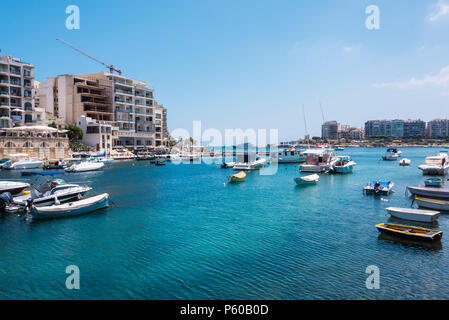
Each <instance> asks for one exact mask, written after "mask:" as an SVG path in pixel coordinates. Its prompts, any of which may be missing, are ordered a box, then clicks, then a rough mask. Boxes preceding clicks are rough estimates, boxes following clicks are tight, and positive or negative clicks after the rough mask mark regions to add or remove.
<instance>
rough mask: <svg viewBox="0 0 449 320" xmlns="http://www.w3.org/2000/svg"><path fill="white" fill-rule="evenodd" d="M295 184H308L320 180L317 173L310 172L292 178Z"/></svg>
mask: <svg viewBox="0 0 449 320" xmlns="http://www.w3.org/2000/svg"><path fill="white" fill-rule="evenodd" d="M294 180H295V182H296V184H297V185H299V186H301V185H309V184H317V183H318V181H319V180H320V176H319V175H317V174H312V175H310V176H305V177H298V178H295V179H294Z"/></svg>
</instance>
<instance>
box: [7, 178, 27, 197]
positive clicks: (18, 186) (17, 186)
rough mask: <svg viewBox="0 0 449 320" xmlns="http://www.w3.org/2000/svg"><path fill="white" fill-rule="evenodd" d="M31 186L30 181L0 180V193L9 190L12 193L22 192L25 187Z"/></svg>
mask: <svg viewBox="0 0 449 320" xmlns="http://www.w3.org/2000/svg"><path fill="white" fill-rule="evenodd" d="M29 186H30V184H29V183H25V182H20V181H0V194H2V193H4V192H9V193H11V194H12V195H16V194H18V193H21V192H22V191H23V190H24V189H26V188H28V187H29Z"/></svg>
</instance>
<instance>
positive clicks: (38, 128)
mask: <svg viewBox="0 0 449 320" xmlns="http://www.w3.org/2000/svg"><path fill="white" fill-rule="evenodd" d="M6 130H7V131H13V132H20V131H28V132H58V133H66V132H67V130H58V129H56V128H52V127H47V126H24V127H14V128H7V129H6Z"/></svg>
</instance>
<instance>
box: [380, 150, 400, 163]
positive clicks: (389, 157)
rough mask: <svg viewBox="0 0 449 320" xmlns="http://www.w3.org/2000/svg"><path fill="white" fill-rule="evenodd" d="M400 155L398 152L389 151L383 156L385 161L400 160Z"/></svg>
mask: <svg viewBox="0 0 449 320" xmlns="http://www.w3.org/2000/svg"><path fill="white" fill-rule="evenodd" d="M398 158H399V155H398V154H397V153H393V152H388V151H387V153H386V154H385V155H383V156H382V160H384V161H396V160H398Z"/></svg>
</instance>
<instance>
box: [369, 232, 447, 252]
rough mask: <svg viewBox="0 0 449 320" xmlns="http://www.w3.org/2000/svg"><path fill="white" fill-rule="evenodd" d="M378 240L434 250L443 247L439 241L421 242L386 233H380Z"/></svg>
mask: <svg viewBox="0 0 449 320" xmlns="http://www.w3.org/2000/svg"><path fill="white" fill-rule="evenodd" d="M377 239H378V240H379V241H387V242H392V243H395V244H401V245H403V246H404V247H406V248H410V247H413V248H421V249H428V250H435V251H440V250H442V249H443V244H442V243H441V241H435V242H421V241H411V240H405V239H402V238H399V237H395V236H391V235H387V234H384V233H380V234H379V237H378V238H377Z"/></svg>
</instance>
